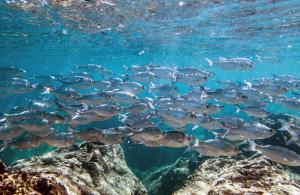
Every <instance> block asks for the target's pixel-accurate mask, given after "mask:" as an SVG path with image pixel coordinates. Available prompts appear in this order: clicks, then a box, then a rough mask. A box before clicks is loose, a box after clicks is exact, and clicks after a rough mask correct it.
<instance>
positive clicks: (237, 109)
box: [235, 104, 241, 113]
mask: <svg viewBox="0 0 300 195" xmlns="http://www.w3.org/2000/svg"><path fill="white" fill-rule="evenodd" d="M235 106H236V113H240V112H241V106H239V105H238V104H236V105H235Z"/></svg>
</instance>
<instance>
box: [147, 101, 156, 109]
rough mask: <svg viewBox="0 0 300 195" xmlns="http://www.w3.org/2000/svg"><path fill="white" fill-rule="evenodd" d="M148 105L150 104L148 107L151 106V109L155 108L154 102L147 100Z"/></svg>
mask: <svg viewBox="0 0 300 195" xmlns="http://www.w3.org/2000/svg"><path fill="white" fill-rule="evenodd" d="M147 105H148V107H149V108H150V109H151V110H155V107H154V105H153V103H152V102H150V101H147Z"/></svg>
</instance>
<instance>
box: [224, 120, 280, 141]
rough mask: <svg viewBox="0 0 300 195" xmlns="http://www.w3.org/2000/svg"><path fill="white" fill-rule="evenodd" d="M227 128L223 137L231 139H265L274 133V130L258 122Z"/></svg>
mask: <svg viewBox="0 0 300 195" xmlns="http://www.w3.org/2000/svg"><path fill="white" fill-rule="evenodd" d="M227 130H228V131H227V133H225V135H224V136H223V138H226V139H228V140H231V141H242V140H248V139H250V140H260V139H266V138H270V137H272V136H273V135H275V133H276V130H274V129H272V128H269V127H268V126H266V125H264V124H261V123H258V122H254V123H245V124H243V125H242V126H240V127H237V128H231V129H227Z"/></svg>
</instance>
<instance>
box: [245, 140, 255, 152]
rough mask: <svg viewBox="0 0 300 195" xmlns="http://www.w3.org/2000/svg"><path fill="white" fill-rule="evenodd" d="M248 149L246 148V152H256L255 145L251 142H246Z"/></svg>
mask: <svg viewBox="0 0 300 195" xmlns="http://www.w3.org/2000/svg"><path fill="white" fill-rule="evenodd" d="M248 143H249V147H247V148H246V149H245V150H246V151H255V150H256V143H255V142H254V141H253V140H248Z"/></svg>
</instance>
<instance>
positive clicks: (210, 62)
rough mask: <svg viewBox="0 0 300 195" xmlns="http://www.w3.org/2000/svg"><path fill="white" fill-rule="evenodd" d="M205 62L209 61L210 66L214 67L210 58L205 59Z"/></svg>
mask: <svg viewBox="0 0 300 195" xmlns="http://www.w3.org/2000/svg"><path fill="white" fill-rule="evenodd" d="M205 60H206V61H207V63H208V66H212V65H213V64H214V63H213V61H211V60H210V59H209V58H205Z"/></svg>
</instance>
